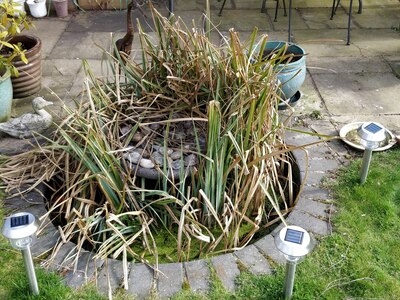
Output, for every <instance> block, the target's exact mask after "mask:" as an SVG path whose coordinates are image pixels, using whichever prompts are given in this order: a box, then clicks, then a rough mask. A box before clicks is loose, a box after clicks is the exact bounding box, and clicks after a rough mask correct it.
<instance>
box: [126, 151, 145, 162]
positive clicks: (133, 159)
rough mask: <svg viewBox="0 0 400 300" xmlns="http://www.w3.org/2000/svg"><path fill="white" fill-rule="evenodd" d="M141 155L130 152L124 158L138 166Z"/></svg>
mask: <svg viewBox="0 0 400 300" xmlns="http://www.w3.org/2000/svg"><path fill="white" fill-rule="evenodd" d="M140 156H141V155H140V153H138V152H130V153H126V154H124V155H123V158H124V159H126V160H128V161H129V162H130V163H132V164H137V163H138V162H139V160H140Z"/></svg>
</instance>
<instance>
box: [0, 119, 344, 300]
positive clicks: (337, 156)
mask: <svg viewBox="0 0 400 300" xmlns="http://www.w3.org/2000/svg"><path fill="white" fill-rule="evenodd" d="M316 122H317V123H318V124H314V125H313V126H312V127H315V128H318V131H317V132H319V133H322V134H330V135H336V134H337V131H336V129H335V128H334V126H333V125H332V124H331V123H330V122H329V121H323V120H321V121H316ZM286 141H287V143H288V144H289V145H306V144H312V143H315V142H317V141H320V139H319V138H318V137H317V136H313V135H306V134H301V133H293V132H290V133H287V137H286ZM306 149H307V154H308V155H307V154H306V152H305V151H303V150H296V151H294V152H293V153H294V155H295V158H296V160H297V163H298V165H299V167H300V174H301V178H302V179H303V180H304V179H305V181H304V182H305V184H304V187H303V190H302V191H301V194H300V197H299V200H298V203H297V205H296V206H295V207H294V209H293V210H292V212H291V213H290V214H289V215H288V216H287V218H286V220H287V223H288V224H290V225H297V226H301V227H303V228H304V229H305V230H307V231H308V232H310V233H311V234H312V235H313V236H315V237H318V236H325V235H327V234H329V233H330V231H331V228H330V222H329V221H330V214H331V211H332V205H333V204H332V202H331V201H330V199H329V192H328V191H327V190H325V189H323V188H322V187H321V184H320V183H321V180H322V179H323V178H324V177H325V176H327V175H329V173H330V172H332V171H335V170H336V169H337V168H338V167H339V166H340V165H342V164H343V161H342V159H341V157H344V156H345V155H343V154H345V153H346V150H345V149H344V147H343V146H342V144H341V143H340V141H331V142H321V143H317V144H314V145H312V146H308V147H306ZM307 156H308V160H307ZM306 164H307V165H308V172H306V171H305V170H306ZM305 176H306V178H304V177H305ZM4 207H5V210H6V212H7V213H14V212H16V211H27V212H30V213H32V214H34V215H35V216H38V217H39V216H42V215H44V214H45V213H46V212H47V211H46V208H45V206H44V202H43V198H42V196H41V195H40V193H38V192H32V193H30V194H29V195H27V196H26V197H25V198H9V199H6V200H5V204H4ZM44 222H49V220H45V221H44ZM282 226H283V225H282V224H281V225H279V226H278V227H277V228H275V229H274V230H273V231H272V233H270V234H268V235H266V236H265V237H263V238H261V239H260V240H258V241H257V242H255V243H253V244H251V245H249V246H246V247H244V248H243V249H241V250H238V251H235V252H233V253H229V254H224V255H219V256H215V257H212V258H210V259H200V260H195V261H190V262H182V263H168V264H160V265H159V268H158V269H159V272H155V271H154V270H153V269H151V268H150V267H148V266H146V265H145V264H143V263H130V264H129V265H128V279H127V284H128V289H127V293H128V294H132V295H134V296H135V297H136V298H135V299H146V298H147V296H148V295H149V294H150V293H157V294H158V296H159V297H160V298H161V299H166V298H169V297H171V296H173V295H174V294H176V293H177V292H179V291H180V290H181V289H182V286H183V285H184V283H186V284H188V285H189V286H190V288H191V290H193V291H197V292H203V293H206V292H207V291H208V290H209V288H210V285H209V282H210V276H211V269H210V268H212V269H213V270H214V272H215V274H216V276H218V278H219V279H220V280H221V282H222V284H223V286H224V287H225V288H226V289H227V290H229V291H234V290H235V279H236V277H237V276H238V275H239V274H240V272H241V270H243V267H244V268H245V269H247V270H248V271H250V272H251V273H253V274H271V273H272V270H273V267H274V265H273V264H274V263H276V264H281V263H284V261H285V260H284V257H283V255H281V254H280V253H279V251H278V250H277V249H276V248H275V244H274V236H275V235H276V234H277V232H278V231H279V230H280V229H281V228H282ZM59 237H60V234H59V232H58V230H57V229H56V228H55V227H54V226H52V225H51V224H49V226H46V227H45V229H44V230H42V231H41V232H40V233H39V235H38V239H37V241H36V243H35V244H34V245H33V246H32V254H33V255H34V257H36V258H41V259H42V260H40V261H41V262H42V263H41V264H42V265H46V266H47V267H48V268H49V269H50V270H53V271H57V272H59V273H60V274H62V276H63V280H64V282H65V283H66V284H67V285H69V286H71V287H80V286H82V285H84V284H85V283H87V282H91V281H94V280H96V282H97V287H98V290H99V291H100V292H101V293H104V294H108V293H109V291H111V292H112V291H114V290H115V289H116V288H119V287H123V276H124V274H123V267H122V262H121V261H118V260H114V259H107V260H94V259H93V256H94V254H93V253H91V252H88V251H86V250H82V251H81V252H80V253H79V256H80V257H79V261H78V264H77V266H76V271H75V272H74V268H75V265H73V260H72V259H71V257H73V256H74V255H78V254H77V253H75V252H74V246H75V245H74V244H73V243H71V242H68V243H65V244H64V245H63V246H62V248H61V249H60V250H59V252H58V254H57V256H56V257H55V258H54V260H52V261H49V260H46V258H45V257H48V255H49V254H50V253H51V251H52V249H53V247H54V246H55V244H56V241H57V240H58V238H59ZM71 254H73V255H71Z"/></svg>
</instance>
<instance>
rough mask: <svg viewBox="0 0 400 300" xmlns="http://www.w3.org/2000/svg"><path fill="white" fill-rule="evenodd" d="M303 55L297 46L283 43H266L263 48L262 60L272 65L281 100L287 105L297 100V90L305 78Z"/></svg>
mask: <svg viewBox="0 0 400 300" xmlns="http://www.w3.org/2000/svg"><path fill="white" fill-rule="evenodd" d="M305 55H306V52H305V50H304V49H303V48H302V47H300V46H299V45H296V44H293V43H288V42H283V41H268V42H267V43H266V45H265V48H264V58H265V59H267V60H268V61H270V62H272V63H273V64H274V69H275V71H276V72H277V77H278V80H279V89H280V92H281V98H282V100H283V101H288V102H289V104H290V102H291V101H292V100H293V101H295V100H298V99H297V98H299V89H300V87H301V85H302V84H303V83H304V80H305V78H306V56H305ZM293 98H294V99H293Z"/></svg>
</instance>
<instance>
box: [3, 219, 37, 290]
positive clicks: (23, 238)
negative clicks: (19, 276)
mask: <svg viewBox="0 0 400 300" xmlns="http://www.w3.org/2000/svg"><path fill="white" fill-rule="evenodd" d="M37 229H38V224H37V222H36V218H35V217H34V216H33V215H32V214H30V213H26V212H21V213H16V214H13V215H11V216H9V217H8V218H6V220H5V222H4V226H3V235H4V236H5V237H6V238H8V239H9V241H10V243H11V246H12V247H13V248H15V249H18V250H21V252H22V256H23V258H24V264H25V270H26V273H27V276H28V280H29V286H30V289H31V292H32V294H34V295H39V287H38V283H37V279H36V274H35V268H34V265H33V260H32V254H31V248H30V245H31V242H32V236H33V235H34V234H35V233H36V231H37Z"/></svg>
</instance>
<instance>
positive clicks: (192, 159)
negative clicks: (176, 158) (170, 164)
mask: <svg viewBox="0 0 400 300" xmlns="http://www.w3.org/2000/svg"><path fill="white" fill-rule="evenodd" d="M198 162H199V161H198V160H197V156H196V155H194V154H189V155H188V156H186V157H185V159H184V163H185V166H187V167H192V166H195V165H197V164H198Z"/></svg>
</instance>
